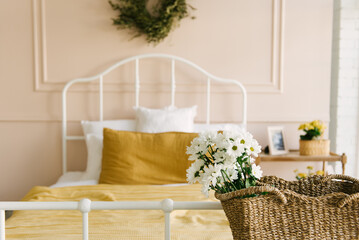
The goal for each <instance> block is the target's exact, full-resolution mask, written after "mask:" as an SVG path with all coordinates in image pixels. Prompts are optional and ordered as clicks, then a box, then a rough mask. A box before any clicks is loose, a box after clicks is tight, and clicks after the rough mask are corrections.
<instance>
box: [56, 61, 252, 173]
mask: <svg viewBox="0 0 359 240" xmlns="http://www.w3.org/2000/svg"><path fill="white" fill-rule="evenodd" d="M146 58H165V59H170V60H171V105H172V106H175V93H176V77H175V64H176V61H178V62H182V63H185V64H187V65H189V66H191V67H193V68H195V69H197V70H198V71H200V72H201V73H203V74H204V75H205V76H207V117H206V123H207V124H209V123H210V106H211V102H210V95H211V80H213V81H217V82H223V83H228V84H234V85H237V86H238V87H239V88H240V89H241V91H242V97H243V101H242V103H243V114H242V124H243V126H246V123H247V92H246V89H245V88H244V86H243V85H242V84H241V83H240V82H238V81H236V80H233V79H224V78H219V77H216V76H213V75H212V74H210V73H208V72H207V71H205V70H204V69H203V68H201V67H199V66H198V65H196V64H194V63H192V62H190V61H188V60H186V59H184V58H181V57H177V56H173V55H168V54H143V55H137V56H133V57H129V58H126V59H124V60H122V61H119V62H117V63H116V64H114V65H112V66H111V67H109V68H107V69H106V70H105V71H103V72H101V73H99V74H97V75H95V76H92V77H88V78H76V79H74V80H71V81H69V82H68V83H67V84H66V85H65V87H64V89H63V90H62V172H63V174H64V173H66V172H67V145H66V143H67V141H71V140H84V139H85V137H84V136H68V135H67V105H66V104H67V92H68V89H69V88H70V87H71V86H72V85H73V84H75V83H84V82H92V81H95V80H99V103H100V104H99V105H100V111H99V120H100V121H103V77H104V76H105V75H106V74H108V73H110V72H111V71H112V70H114V69H116V68H117V67H119V66H121V65H124V64H126V63H129V62H132V61H135V98H136V99H135V103H136V107H138V106H139V95H140V77H139V76H140V75H139V64H140V60H141V59H146Z"/></svg>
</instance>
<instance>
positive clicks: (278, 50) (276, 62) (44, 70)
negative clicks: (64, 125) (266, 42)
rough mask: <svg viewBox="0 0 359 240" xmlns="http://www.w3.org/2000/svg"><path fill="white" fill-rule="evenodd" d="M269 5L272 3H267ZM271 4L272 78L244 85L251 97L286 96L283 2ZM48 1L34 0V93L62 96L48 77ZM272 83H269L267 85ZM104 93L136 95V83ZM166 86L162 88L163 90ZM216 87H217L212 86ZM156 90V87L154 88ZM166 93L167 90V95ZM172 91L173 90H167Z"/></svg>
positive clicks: (145, 86)
mask: <svg viewBox="0 0 359 240" xmlns="http://www.w3.org/2000/svg"><path fill="white" fill-rule="evenodd" d="M268 1H270V0H268ZM271 1H272V9H271V11H272V24H271V27H272V29H271V33H272V37H271V53H270V55H271V61H270V65H271V66H270V69H271V74H270V76H268V78H267V79H261V80H260V81H259V82H257V83H244V85H245V87H246V88H247V91H248V92H249V93H274V94H278V93H282V92H283V80H284V79H283V62H284V59H283V45H284V22H285V20H284V12H285V6H284V2H285V1H284V0H271ZM46 4H47V3H46V0H32V13H33V43H34V75H35V76H34V89H35V91H45V92H59V91H61V90H62V88H63V86H64V84H65V82H63V83H62V82H53V81H51V79H49V77H48V75H49V74H48V67H47V65H48V61H47V56H48V48H47V41H48V39H47V35H46ZM268 80H269V81H268ZM104 83H105V84H104V91H106V92H134V83H133V84H132V83H128V82H127V83H121V82H117V83H114V82H112V83H110V82H106V81H105V82H104ZM161 85H163V86H161ZM213 85H214V86H216V84H213ZM141 86H142V89H141V91H143V92H158V91H159V90H158V89H156V88H159V89H162V90H161V92H162V91H163V88H166V87H167V85H166V84H163V83H160V84H158V83H155V84H151V83H146V82H143V83H141ZM155 86H156V87H155ZM187 86H188V84H185V83H178V84H177V87H178V92H184V93H189V92H190V91H188V88H187ZM201 86H202V85H201V84H198V85H197V84H195V85H194V86H193V84H192V87H191V91H192V92H195V93H198V92H201V90H200V89H201ZM212 89H213V92H214V93H228V92H239V91H237V90H233V89H232V88H228V87H227V88H221V87H217V86H216V87H215V88H212ZM70 90H71V91H75V92H76V91H78V92H83V91H89V90H90V91H97V89H96V86H91V87H90V89H89V87H84V86H82V87H73V88H71V89H70ZM166 91H167V90H166V89H165V90H164V92H166ZM168 91H170V89H168Z"/></svg>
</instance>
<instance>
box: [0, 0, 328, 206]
mask: <svg viewBox="0 0 359 240" xmlns="http://www.w3.org/2000/svg"><path fill="white" fill-rule="evenodd" d="M188 2H189V3H190V4H192V5H193V6H194V7H196V8H197V10H196V11H194V12H193V15H195V16H196V20H191V19H184V20H183V21H182V22H181V25H180V27H179V28H177V29H176V30H175V31H174V32H173V33H172V34H171V35H170V36H169V37H168V38H167V39H166V40H165V41H164V42H163V43H161V44H159V45H158V46H156V47H154V46H151V45H148V44H147V43H146V42H145V41H144V39H143V38H136V39H133V40H131V41H130V40H129V39H130V38H131V36H132V35H131V34H128V33H127V32H126V31H118V30H116V27H114V26H112V25H111V20H110V18H111V17H113V16H115V12H113V11H112V10H111V9H110V7H109V5H108V4H107V1H98V0H77V1H70V0H61V1H60V0H46V1H45V0H33V1H28V0H22V1H13V0H3V1H1V2H0V83H1V85H0V132H1V135H0V200H17V199H20V198H21V197H22V196H23V195H24V194H25V193H26V192H27V191H28V190H29V189H30V188H31V187H32V186H34V185H49V184H53V183H54V182H55V181H56V179H57V178H58V177H59V176H60V175H61V144H60V141H61V139H60V134H61V121H60V119H61V94H60V90H61V89H62V87H63V86H64V83H65V82H67V81H69V80H71V79H73V78H76V77H86V76H91V75H92V74H95V73H98V72H99V71H102V70H104V69H105V68H106V67H108V66H110V65H111V64H113V63H114V62H116V61H118V60H120V59H123V58H125V57H128V56H132V55H135V54H143V53H152V52H159V53H168V54H174V55H178V56H181V57H184V58H187V59H189V60H191V61H193V62H195V63H197V64H198V65H199V66H201V67H203V68H205V69H207V70H208V71H209V72H211V73H212V74H214V75H218V76H221V77H228V78H233V79H237V80H240V81H241V82H243V83H244V85H245V86H246V87H247V89H248V91H249V96H248V102H249V105H248V121H249V124H248V129H249V130H250V131H251V132H252V133H253V134H254V135H255V137H256V138H257V139H258V140H259V141H260V143H261V144H262V145H264V146H265V145H267V143H268V141H267V135H266V127H267V126H269V125H282V126H285V130H286V134H287V138H288V145H289V147H290V148H298V135H299V132H298V131H297V130H296V128H297V126H298V125H299V123H301V122H304V121H309V120H313V119H322V120H324V121H326V122H328V121H329V91H330V90H329V89H330V59H331V58H330V54H331V31H332V1H328V0H317V1H311V0H282V1H281V0H260V1H249V0H241V1H238V0H228V1H226V3H225V4H223V3H222V2H220V1H215V0H198V1H192V0H188ZM284 3H285V5H284ZM166 66H167V65H166V63H161V64H160V65H159V68H158V69H156V71H155V72H153V71H150V70H151V69H152V68H153V67H154V65H153V64H151V63H148V62H144V63H143V68H144V69H145V72H144V73H143V74H142V75H141V79H142V81H143V85H142V88H141V91H142V92H143V95H142V96H141V100H140V101H141V103H144V105H145V106H150V107H161V106H165V105H167V104H168V102H169V98H168V91H167V90H166V86H165V85H163V84H164V83H165V82H166V80H167V79H168V78H169V75H168V71H167V70H166V69H165V67H166ZM178 67H179V69H181V68H180V67H181V66H178ZM122 70H123V71H122V72H121V73H116V74H114V75H112V76H110V77H109V79H105V81H106V83H107V84H106V85H105V90H106V89H107V90H109V89H110V90H111V91H106V96H105V103H106V107H105V117H106V118H108V119H111V118H131V117H133V112H132V105H133V103H134V98H133V86H132V82H131V81H133V75H132V71H131V70H133V68H132V67H131V66H129V67H127V68H124V69H122ZM167 76H168V77H167ZM177 78H178V81H179V82H178V89H179V93H178V95H177V102H178V103H179V104H178V105H179V106H188V105H192V104H199V106H200V109H201V111H200V113H201V114H200V115H199V117H198V118H197V121H200V122H201V121H204V119H205V115H204V111H205V108H204V107H203V106H204V103H205V102H204V99H205V98H204V95H203V91H202V90H201V89H200V87H201V84H200V81H199V82H198V84H196V87H195V88H194V89H189V88H188V82H191V83H193V82H195V81H197V80H202V79H201V78H202V77H201V76H199V75H198V74H197V73H194V72H192V71H190V70H189V69H186V68H183V69H182V70H179V71H178V77H177ZM157 85H159V86H160V88H161V89H165V92H164V93H158V89H156V88H154V86H157ZM83 89H84V88H83V87H81V88H80V89H77V90H76V91H73V92H71V93H70V101H71V107H70V109H69V112H70V114H69V118H70V120H71V122H70V130H71V132H72V133H73V132H80V130H81V129H80V126H79V124H78V120H81V119H96V116H97V108H96V107H97V106H96V103H95V99H96V97H97V95H96V94H95V93H90V94H84V93H83V91H82V90H83ZM154 93H156V94H154ZM237 93H238V92H237V91H233V90H232V89H228V88H217V89H216V88H215V89H214V94H213V98H212V103H213V104H214V106H213V109H212V119H213V121H214V122H221V121H229V122H235V121H238V120H239V119H240V118H239V115H237V111H238V110H237V108H236V106H237V104H236V102H237V101H239V97H238V95H237ZM166 101H167V102H166ZM111 103H112V104H111ZM145 103H146V104H145ZM201 106H202V107H201ZM223 106H224V107H223ZM69 152H70V154H69V157H70V159H71V161H70V162H69V169H70V170H83V169H84V168H85V157H86V156H85V146H84V144H83V143H76V144H71V145H69ZM306 165H307V164H304V165H303V164H302V167H303V168H305V166H306ZM297 167H298V166H297V165H293V164H290V163H288V164H280V165H279V164H276V163H266V164H264V165H263V168H264V171H265V173H267V174H277V175H280V176H282V177H286V178H292V177H293V174H292V171H293V169H295V168H297ZM318 167H319V166H318Z"/></svg>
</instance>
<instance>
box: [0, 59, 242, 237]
mask: <svg viewBox="0 0 359 240" xmlns="http://www.w3.org/2000/svg"><path fill="white" fill-rule="evenodd" d="M146 58H165V59H169V60H170V61H171V106H175V91H176V76H175V63H176V61H178V62H182V63H185V64H187V65H189V66H191V67H193V68H195V69H197V70H198V71H200V72H201V73H203V74H204V75H205V76H206V77H207V117H206V123H207V124H210V103H211V102H210V94H211V81H212V80H213V81H217V82H223V83H228V84H234V85H237V86H238V87H239V88H240V89H241V91H242V97H243V101H242V103H243V106H242V107H243V114H242V124H243V126H246V123H247V92H246V89H245V88H244V86H243V85H242V84H241V83H240V82H238V81H236V80H233V79H224V78H220V77H216V76H214V75H212V74H210V73H208V72H207V71H205V70H204V69H203V68H201V67H199V66H198V65H196V64H194V63H192V62H190V61H188V60H186V59H184V58H181V57H177V56H173V55H168V54H144V55H137V56H133V57H129V58H126V59H124V60H122V61H119V62H117V63H116V64H114V65H112V66H111V67H109V68H107V69H106V70H105V71H103V72H101V73H100V74H97V75H95V76H92V77H88V78H77V79H74V80H72V81H70V82H68V83H67V84H66V85H65V87H64V89H63V91H62V170H63V173H66V172H67V147H66V145H67V141H72V140H84V139H85V137H84V136H69V135H67V93H68V90H69V88H70V87H71V86H72V85H73V84H75V83H84V82H92V81H95V80H99V103H100V104H99V108H100V109H99V120H100V121H103V78H104V76H105V75H107V74H108V73H110V72H111V71H113V70H114V69H116V68H118V67H119V66H122V65H124V64H126V63H129V62H132V61H135V104H136V107H138V106H139V94H140V78H139V63H140V60H141V59H146ZM220 209H222V207H221V205H220V203H219V202H180V201H175V202H174V201H173V200H171V199H165V200H163V201H142V202H138V201H136V202H103V201H93V202H92V201H91V200H89V199H82V200H81V201H79V202H0V240H5V210H79V211H81V213H82V222H83V224H82V226H83V235H82V236H83V239H84V240H88V213H89V212H90V211H91V210H162V211H163V212H164V215H165V239H166V240H170V238H171V237H170V214H171V212H172V211H173V210H220Z"/></svg>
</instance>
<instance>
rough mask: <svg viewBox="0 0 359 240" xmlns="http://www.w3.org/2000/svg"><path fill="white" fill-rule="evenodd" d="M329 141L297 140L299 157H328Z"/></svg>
mask: <svg viewBox="0 0 359 240" xmlns="http://www.w3.org/2000/svg"><path fill="white" fill-rule="evenodd" d="M329 145H330V140H328V139H319V140H299V153H300V155H307V156H313V155H320V156H323V155H325V156H327V155H329Z"/></svg>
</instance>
